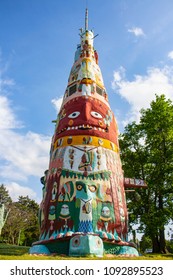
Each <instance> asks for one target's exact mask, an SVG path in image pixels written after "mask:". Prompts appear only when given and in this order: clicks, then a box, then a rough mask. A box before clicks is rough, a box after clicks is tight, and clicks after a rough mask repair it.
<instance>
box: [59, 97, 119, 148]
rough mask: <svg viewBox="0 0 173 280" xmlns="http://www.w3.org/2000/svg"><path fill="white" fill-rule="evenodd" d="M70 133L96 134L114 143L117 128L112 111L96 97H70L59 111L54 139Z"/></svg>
mask: <svg viewBox="0 0 173 280" xmlns="http://www.w3.org/2000/svg"><path fill="white" fill-rule="evenodd" d="M72 135H91V136H97V137H101V138H105V139H108V140H110V141H112V142H114V143H116V141H117V129H116V123H115V119H114V117H113V114H112V111H111V110H110V108H109V107H107V105H106V104H104V103H103V102H101V101H100V100H98V99H94V98H84V97H78V98H74V99H72V100H71V101H69V102H67V103H66V104H65V105H64V107H63V108H62V110H61V112H60V113H59V123H58V125H57V130H56V139H58V138H60V137H63V136H72Z"/></svg>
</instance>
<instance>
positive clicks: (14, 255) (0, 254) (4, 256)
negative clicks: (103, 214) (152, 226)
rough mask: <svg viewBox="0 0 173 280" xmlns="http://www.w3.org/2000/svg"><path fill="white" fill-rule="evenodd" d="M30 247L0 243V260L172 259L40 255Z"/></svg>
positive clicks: (167, 256)
mask: <svg viewBox="0 0 173 280" xmlns="http://www.w3.org/2000/svg"><path fill="white" fill-rule="evenodd" d="M29 248H30V247H26V246H16V245H8V244H0V260H173V254H164V255H162V254H144V255H143V256H139V257H121V256H116V255H109V256H107V255H104V256H103V258H98V257H91V256H88V257H68V256H64V255H63V256H60V255H53V256H40V255H37V256H36V255H29V254H28V251H29Z"/></svg>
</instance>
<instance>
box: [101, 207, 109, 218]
mask: <svg viewBox="0 0 173 280" xmlns="http://www.w3.org/2000/svg"><path fill="white" fill-rule="evenodd" d="M101 214H102V216H103V217H105V218H108V217H110V209H109V208H108V207H107V206H104V207H103V208H102V211H101Z"/></svg>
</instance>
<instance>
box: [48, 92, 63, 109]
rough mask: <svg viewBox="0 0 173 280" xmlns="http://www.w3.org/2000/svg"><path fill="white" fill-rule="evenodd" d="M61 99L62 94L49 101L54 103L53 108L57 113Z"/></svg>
mask: <svg viewBox="0 0 173 280" xmlns="http://www.w3.org/2000/svg"><path fill="white" fill-rule="evenodd" d="M62 101H63V97H62V96H61V97H58V98H54V99H52V100H51V102H52V104H53V105H54V108H55V109H56V111H57V113H59V110H60V108H61V104H62Z"/></svg>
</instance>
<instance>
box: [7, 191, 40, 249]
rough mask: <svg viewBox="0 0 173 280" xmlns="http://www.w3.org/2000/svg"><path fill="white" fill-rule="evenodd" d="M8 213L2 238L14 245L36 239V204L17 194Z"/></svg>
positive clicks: (28, 242) (37, 227)
mask: <svg viewBox="0 0 173 280" xmlns="http://www.w3.org/2000/svg"><path fill="white" fill-rule="evenodd" d="M10 208H11V210H10V214H9V216H8V219H7V222H6V225H5V227H4V229H3V232H2V233H3V236H4V239H7V241H8V243H12V244H16V245H22V244H24V245H28V246H30V245H31V244H32V242H34V241H36V240H38V236H39V226H38V209H39V206H38V204H37V203H36V202H35V201H34V200H31V199H30V198H29V197H28V196H26V197H24V196H19V198H18V201H17V202H13V203H12V204H11V206H10Z"/></svg>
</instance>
